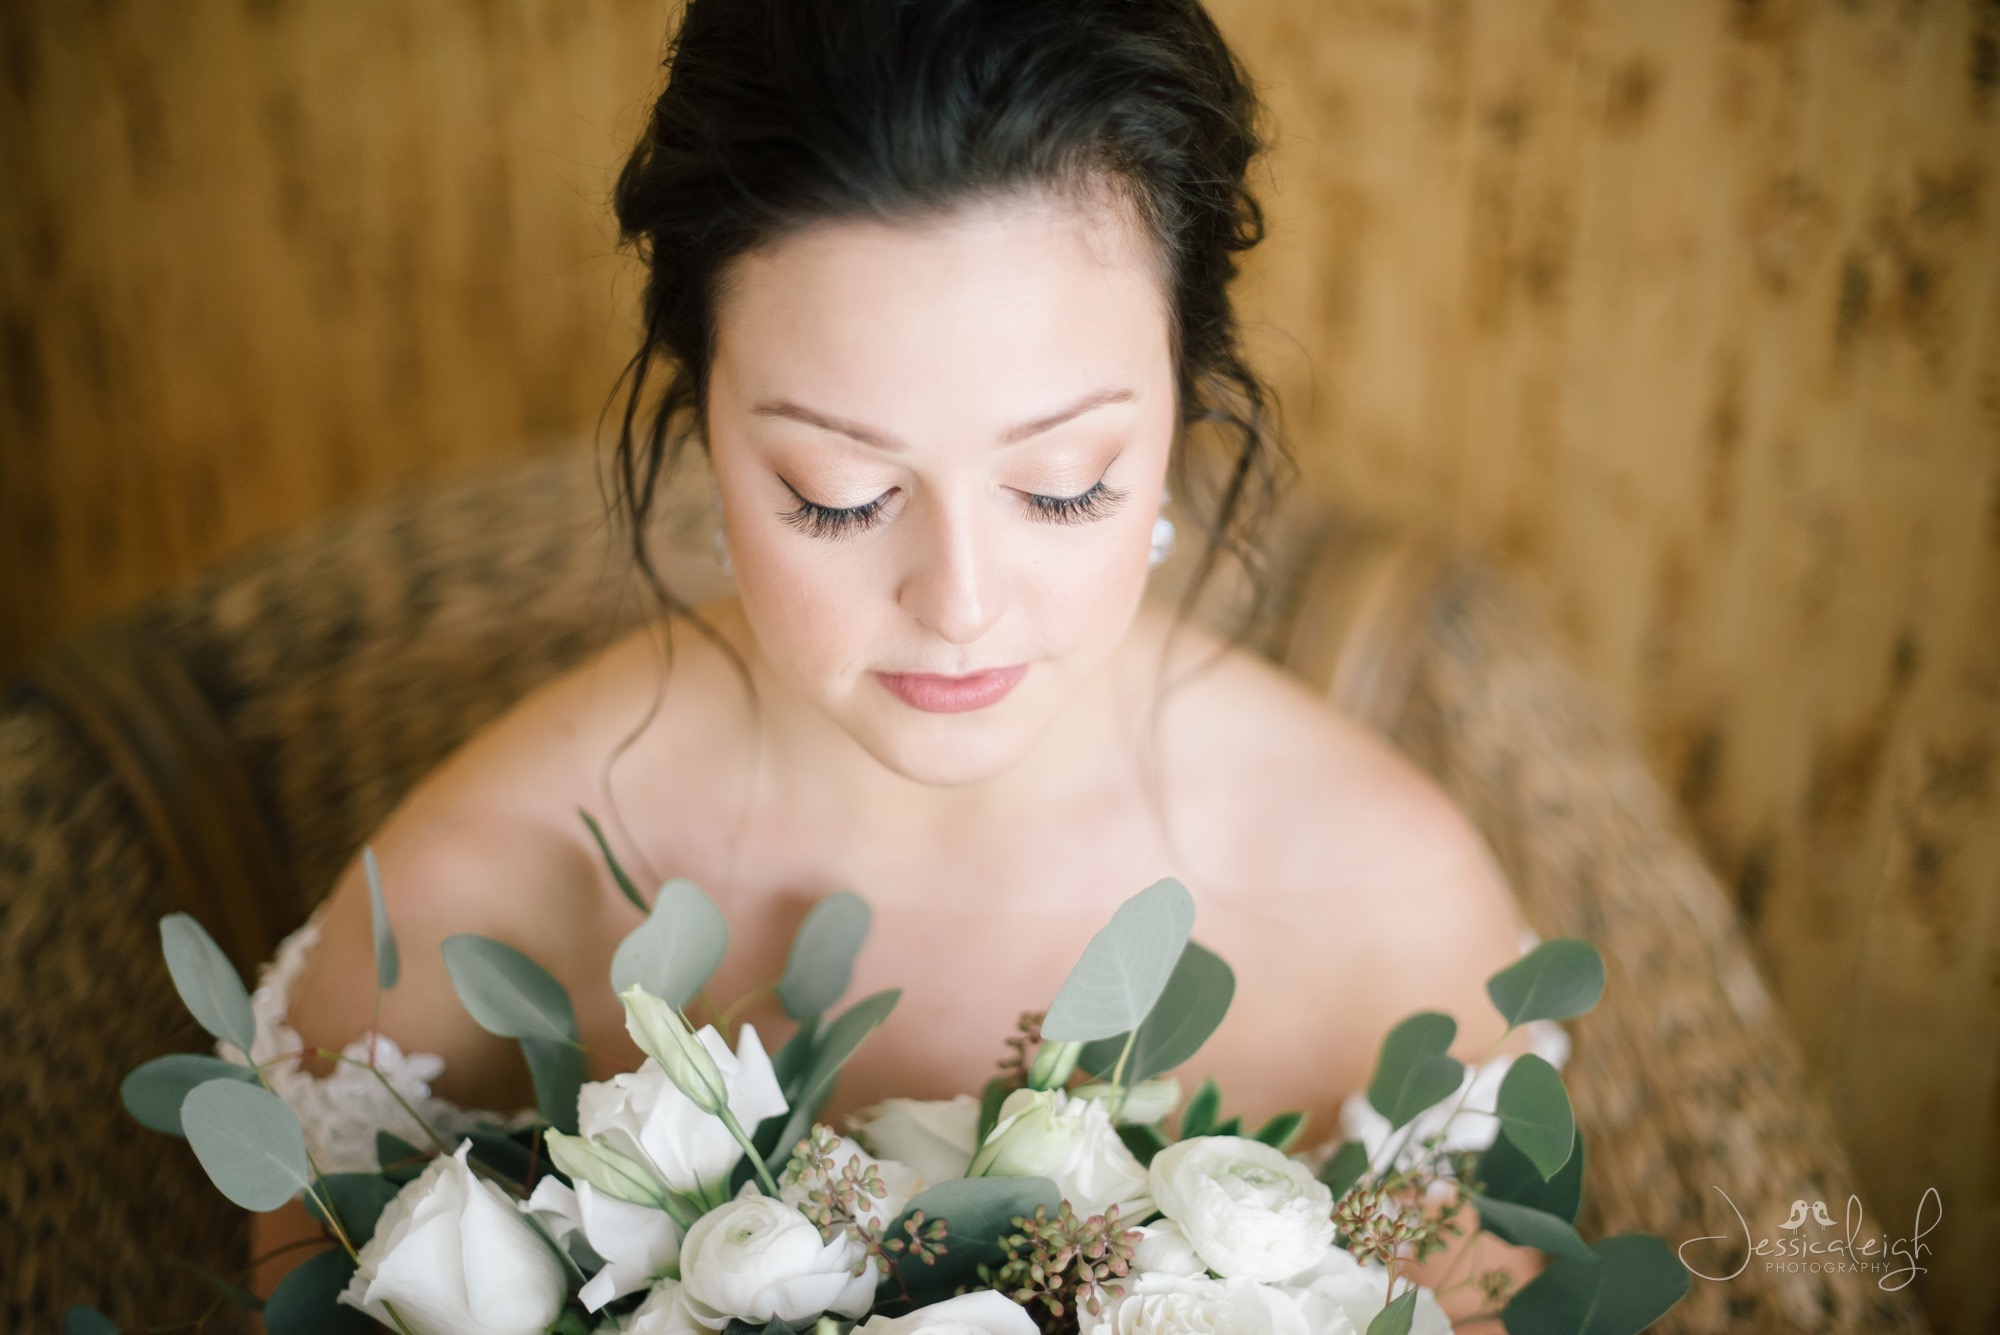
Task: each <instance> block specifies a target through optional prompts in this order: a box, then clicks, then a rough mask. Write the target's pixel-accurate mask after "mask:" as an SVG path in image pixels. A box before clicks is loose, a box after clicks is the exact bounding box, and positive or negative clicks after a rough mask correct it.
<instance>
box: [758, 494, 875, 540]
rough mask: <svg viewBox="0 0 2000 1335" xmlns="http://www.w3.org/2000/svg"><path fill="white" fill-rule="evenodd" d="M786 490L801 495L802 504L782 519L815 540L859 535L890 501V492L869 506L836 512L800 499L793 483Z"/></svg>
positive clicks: (800, 502) (870, 502)
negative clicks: (883, 504)
mask: <svg viewBox="0 0 2000 1335" xmlns="http://www.w3.org/2000/svg"><path fill="white" fill-rule="evenodd" d="M785 490H787V491H791V492H792V495H794V496H798V501H799V503H798V506H797V507H796V508H794V509H792V510H788V511H786V512H785V513H784V514H782V515H780V516H779V518H780V519H783V520H784V521H785V522H786V523H787V524H790V525H791V526H792V527H793V528H795V529H798V530H799V531H800V532H801V533H806V534H809V535H811V536H812V537H815V538H844V537H848V536H850V535H852V534H855V533H860V532H861V531H863V530H864V529H867V528H869V527H870V526H872V525H873V524H874V523H875V520H876V518H877V517H878V516H879V515H880V514H881V513H882V503H883V502H884V501H886V500H888V499H889V496H888V493H887V492H884V493H883V494H882V495H880V496H877V497H876V498H875V499H874V500H872V501H869V502H868V503H867V504H866V505H850V506H848V507H846V508H845V509H836V508H835V507H833V506H831V505H820V504H818V503H817V502H814V501H809V500H807V499H806V498H805V497H803V496H799V494H798V492H796V491H792V484H791V483H789V482H787V483H786V484H785Z"/></svg>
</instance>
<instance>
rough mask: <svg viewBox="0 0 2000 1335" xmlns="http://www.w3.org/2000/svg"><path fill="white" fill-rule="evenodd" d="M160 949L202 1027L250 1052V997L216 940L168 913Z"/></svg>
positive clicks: (179, 915)
mask: <svg viewBox="0 0 2000 1335" xmlns="http://www.w3.org/2000/svg"><path fill="white" fill-rule="evenodd" d="M160 949H161V950H162V952H164V953H165V955H166V957H167V972H168V973H169V974H171V975H172V976H173V980H174V990H175V991H176V992H179V993H180V994H181V1000H182V1001H183V1002H184V1003H186V1005H187V1008H188V1010H189V1012H190V1013H192V1014H193V1016H194V1018H195V1020H196V1021H197V1022H199V1023H200V1025H201V1027H202V1028H203V1029H206V1030H207V1031H208V1032H209V1033H211V1034H213V1035H214V1036H215V1037H217V1038H221V1039H227V1040H228V1041H229V1042H231V1043H234V1044H235V1045H236V1046H237V1047H239V1048H241V1049H242V1050H243V1051H244V1052H248V1051H250V1041H251V1040H252V1039H253V1038H255V1037H256V1034H257V1020H256V1016H255V1015H254V1014H252V1012H251V1010H250V994H249V992H247V991H245V990H244V987H243V979H242V978H241V977H239V976H238V975H237V973H236V967H235V966H234V965H232V964H231V963H230V962H229V957H228V956H227V955H225V954H223V953H222V947H221V946H218V945H216V944H215V938H214V937H212V936H210V935H209V934H208V932H207V931H206V930H205V929H204V928H203V927H202V925H201V924H200V923H198V922H196V921H195V920H194V919H193V918H192V917H190V916H189V915H187V914H185V913H169V914H168V915H167V916H166V917H164V918H161V919H160Z"/></svg>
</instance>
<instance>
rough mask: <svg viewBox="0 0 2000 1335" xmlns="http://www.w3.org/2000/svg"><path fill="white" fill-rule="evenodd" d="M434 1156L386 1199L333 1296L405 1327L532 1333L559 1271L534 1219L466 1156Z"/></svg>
mask: <svg viewBox="0 0 2000 1335" xmlns="http://www.w3.org/2000/svg"><path fill="white" fill-rule="evenodd" d="M471 1149H472V1142H471V1141H469V1140H468V1141H461V1142H460V1143H459V1147H458V1151H457V1152H456V1153H455V1154H451V1155H440V1156H438V1157H437V1158H435V1159H433V1160H432V1161H431V1162H430V1164H429V1166H427V1167H426V1168H425V1169H424V1171H423V1172H422V1173H420V1174H418V1176H417V1177H416V1178H414V1179H413V1180H411V1181H410V1182H407V1183H405V1184H404V1186H403V1189H402V1190H401V1191H399V1192H397V1193H396V1196H395V1198H394V1199H393V1200H391V1201H390V1202H389V1203H388V1204H387V1205H385V1206H383V1207H382V1216H381V1218H380V1219H378V1220H377V1221H376V1223H375V1234H374V1236H373V1237H371V1238H369V1239H368V1241H367V1242H366V1243H364V1244H363V1245H362V1247H361V1253H360V1256H359V1258H358V1260H359V1265H358V1267H357V1268H356V1270H355V1272H354V1277H353V1278H352V1279H351V1280H349V1281H348V1285H347V1288H346V1289H345V1290H344V1291H343V1292H342V1293H341V1295H340V1301H341V1302H343V1303H346V1304H347V1305H348V1306H349V1307H358V1308H360V1309H361V1310H362V1311H364V1312H366V1313H367V1314H368V1315H369V1316H371V1317H373V1318H374V1319H375V1320H376V1321H378V1322H380V1323H381V1324H383V1325H385V1326H389V1327H391V1328H392V1329H393V1328H394V1326H395V1324H396V1323H395V1318H393V1317H391V1316H390V1315H389V1307H390V1306H391V1305H394V1307H395V1309H396V1316H398V1317H401V1318H402V1320H403V1324H405V1325H406V1326H408V1327H409V1328H410V1330H411V1331H412V1332H413V1335H541V1332H542V1331H544V1330H546V1329H547V1328H548V1325H549V1323H550V1322H552V1321H554V1320H555V1319H556V1316H557V1314H558V1313H560V1312H561V1311H562V1307H563V1300H564V1298H565V1297H567V1296H568V1293H569V1277H568V1275H566V1274H565V1273H564V1271H563V1265H562V1262H561V1261H560V1260H559V1259H557V1257H556V1255H555V1253H554V1252H552V1251H550V1250H549V1244H548V1242H547V1241H546V1240H544V1239H543V1237H542V1236H541V1234H539V1233H537V1232H536V1231H535V1226H534V1225H533V1224H531V1223H529V1222H528V1221H527V1220H526V1219H524V1218H522V1217H521V1212H520V1211H519V1210H517V1209H516V1208H515V1207H514V1203H513V1202H512V1201H510V1200H508V1199H507V1197H506V1195H505V1194H503V1193H502V1192H501V1190H500V1189H499V1188H498V1187H496V1186H494V1185H493V1184H492V1183H491V1182H486V1181H482V1180H481V1179H479V1178H478V1177H475V1176H474V1175H473V1172H472V1167H471V1165H470V1164H468V1163H467V1162H466V1157H465V1156H466V1154H467V1153H468V1152H469V1151H470V1150H471Z"/></svg>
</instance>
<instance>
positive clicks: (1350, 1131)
mask: <svg viewBox="0 0 2000 1335" xmlns="http://www.w3.org/2000/svg"><path fill="white" fill-rule="evenodd" d="M1521 1027H1522V1029H1523V1030H1525V1031H1526V1032H1527V1034H1528V1037H1529V1040H1530V1050H1531V1051H1533V1052H1534V1054H1535V1055H1536V1056H1538V1057H1540V1058H1541V1059H1542V1060H1544V1061H1546V1062H1548V1063H1549V1065H1551V1066H1555V1067H1558V1068H1560V1067H1561V1066H1562V1064H1563V1063H1564V1062H1565V1061H1567V1060H1568V1059H1569V1048H1570V1040H1569V1031H1567V1030H1566V1029H1564V1028H1563V1027H1562V1026H1561V1025H1560V1024H1558V1023H1556V1022H1555V1021H1554V1020H1531V1021H1529V1022H1528V1023H1527V1024H1525V1025H1523V1026H1521ZM1513 1064H1514V1054H1512V1053H1502V1054H1501V1055H1500V1056H1498V1057H1493V1058H1489V1059H1488V1060H1486V1061H1484V1062H1480V1063H1478V1064H1477V1065H1471V1066H1467V1067H1466V1068H1465V1072H1464V1074H1463V1075H1461V1076H1460V1077H1459V1080H1458V1088H1457V1089H1456V1090H1454V1091H1452V1093H1451V1096H1450V1097H1449V1098H1446V1099H1443V1100H1441V1101H1440V1102H1438V1103H1434V1104H1432V1105H1431V1106H1430V1107H1428V1108H1426V1109H1424V1110H1423V1111H1422V1112H1420V1113H1418V1114H1417V1115H1416V1117H1415V1118H1413V1119H1412V1124H1411V1126H1410V1129H1409V1132H1408V1136H1409V1138H1408V1139H1407V1140H1405V1141H1404V1142H1403V1148H1402V1149H1401V1150H1399V1151H1397V1154H1396V1163H1395V1165H1394V1166H1395V1167H1400V1168H1408V1167H1409V1166H1410V1165H1411V1164H1413V1163H1415V1162H1416V1161H1417V1159H1418V1158H1419V1157H1421V1156H1422V1154H1423V1153H1424V1149H1423V1145H1422V1143H1421V1142H1422V1141H1423V1140H1424V1139H1425V1138H1426V1137H1428V1136H1432V1135H1436V1134H1437V1133H1438V1132H1440V1131H1442V1132H1443V1133H1444V1140H1443V1145H1444V1148H1445V1149H1447V1150H1483V1149H1485V1148H1486V1147H1487V1146H1489V1145H1491V1144H1492V1143H1493V1138H1494V1136H1495V1135H1497V1134H1498V1133H1499V1130H1500V1123H1499V1121H1498V1119H1496V1118H1495V1117H1494V1116H1493V1109H1494V1106H1495V1104H1496V1102H1497V1101H1498V1099H1499V1097H1500V1082H1501V1081H1502V1080H1505V1079H1506V1078H1507V1069H1508V1068H1509V1067H1510V1066H1512V1065H1513ZM1454 1108H1455V1109H1457V1110H1458V1112H1457V1115H1456V1116H1453V1115H1452V1110H1453V1109H1454ZM1340 1131H1341V1135H1342V1137H1343V1138H1344V1139H1347V1140H1356V1141H1360V1142H1361V1147H1362V1148H1363V1149H1365V1150H1367V1151H1368V1162H1369V1163H1370V1164H1371V1165H1373V1166H1374V1168H1375V1169H1376V1170H1377V1171H1384V1170H1386V1169H1388V1168H1389V1167H1391V1165H1389V1164H1388V1163H1386V1162H1380V1161H1378V1156H1379V1155H1380V1154H1381V1151H1382V1146H1383V1144H1384V1143H1385V1142H1386V1141H1388V1139H1389V1138H1390V1136H1391V1135H1397V1136H1401V1135H1403V1134H1404V1133H1403V1132H1401V1131H1397V1130H1396V1129H1395V1128H1394V1127H1392V1126H1390V1125H1389V1119H1388V1118H1386V1117H1384V1116H1383V1115H1382V1114H1381V1113H1379V1112H1376V1111H1375V1105H1374V1104H1372V1103H1370V1102H1369V1101H1368V1094H1367V1092H1366V1091H1356V1092H1355V1093H1352V1094H1349V1095H1348V1096H1347V1097H1346V1098H1345V1099H1343V1100H1341V1104H1340ZM1336 1143H1337V1142H1336ZM1329 1148H1331V1147H1329Z"/></svg>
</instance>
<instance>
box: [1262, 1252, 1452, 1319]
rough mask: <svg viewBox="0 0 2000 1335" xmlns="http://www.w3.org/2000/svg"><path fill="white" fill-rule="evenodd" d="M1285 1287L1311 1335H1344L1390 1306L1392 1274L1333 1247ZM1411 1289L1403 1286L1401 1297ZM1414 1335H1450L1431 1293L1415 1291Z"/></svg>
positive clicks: (1399, 1285)
mask: <svg viewBox="0 0 2000 1335" xmlns="http://www.w3.org/2000/svg"><path fill="white" fill-rule="evenodd" d="M1282 1287H1283V1289H1284V1291H1285V1292H1286V1293H1288V1294H1290V1295H1291V1297H1292V1300H1293V1301H1294V1302H1296V1303H1297V1304H1298V1305H1299V1310H1300V1311H1301V1312H1304V1313H1305V1316H1306V1320H1307V1322H1308V1323H1310V1325H1311V1327H1312V1330H1313V1335H1330V1333H1333V1332H1338V1333H1339V1335H1345V1332H1346V1331H1349V1330H1353V1331H1365V1330H1367V1329H1368V1323H1369V1322H1370V1321H1373V1320H1374V1319H1375V1314H1376V1313H1377V1312H1380V1311H1381V1310H1382V1307H1383V1304H1385V1303H1387V1302H1388V1301H1389V1272H1388V1271H1387V1270H1386V1269H1384V1268H1383V1267H1381V1266H1379V1265H1363V1264H1362V1263H1361V1262H1360V1261H1358V1260H1356V1259H1355V1257H1354V1254H1353V1253H1352V1252H1348V1251H1345V1250H1343V1249H1342V1248H1339V1247H1329V1248H1327V1251H1326V1255H1325V1256H1323V1257H1321V1258H1320V1260H1319V1262H1318V1264H1316V1265H1314V1266H1313V1267H1312V1268H1311V1269H1310V1270H1308V1271H1306V1272H1305V1273H1304V1274H1301V1275H1294V1276H1293V1277H1292V1279H1291V1282H1290V1283H1287V1284H1285V1285H1283V1286H1282ZM1408 1287H1409V1286H1408V1284H1407V1283H1399V1284H1398V1285H1397V1286H1396V1291H1397V1293H1398V1295H1400V1294H1401V1293H1402V1291H1403V1290H1404V1289H1406V1288H1408ZM1410 1335H1451V1319H1450V1318H1449V1317H1447V1316H1446V1315H1445V1314H1444V1308H1442V1307H1440V1306H1439V1305H1438V1300H1437V1295H1436V1294H1435V1293H1432V1292H1431V1291H1430V1290H1429V1289H1425V1288H1419V1289H1418V1290H1417V1308H1416V1314H1415V1317H1414V1319H1413V1320H1412V1321H1411V1323H1410Z"/></svg>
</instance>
